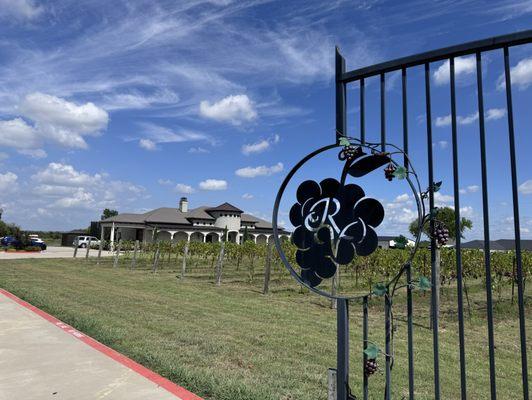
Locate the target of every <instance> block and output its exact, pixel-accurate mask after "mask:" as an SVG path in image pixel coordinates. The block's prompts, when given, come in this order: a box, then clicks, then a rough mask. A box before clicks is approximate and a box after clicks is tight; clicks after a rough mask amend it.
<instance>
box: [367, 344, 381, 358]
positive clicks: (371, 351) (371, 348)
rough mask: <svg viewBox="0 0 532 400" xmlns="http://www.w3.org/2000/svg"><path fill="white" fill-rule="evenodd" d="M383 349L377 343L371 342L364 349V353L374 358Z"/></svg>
mask: <svg viewBox="0 0 532 400" xmlns="http://www.w3.org/2000/svg"><path fill="white" fill-rule="evenodd" d="M380 351H381V349H379V347H378V346H377V345H376V344H373V343H370V344H368V347H366V349H365V350H364V354H365V355H366V356H367V357H368V358H369V359H370V360H374V359H376V358H377V356H378V355H379V353H380Z"/></svg>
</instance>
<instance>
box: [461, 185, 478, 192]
mask: <svg viewBox="0 0 532 400" xmlns="http://www.w3.org/2000/svg"><path fill="white" fill-rule="evenodd" d="M479 190H480V186H478V185H470V186H468V187H466V188H465V189H460V190H459V192H460V194H467V193H476V192H478V191H479Z"/></svg>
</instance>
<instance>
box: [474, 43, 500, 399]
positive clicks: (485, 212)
mask: <svg viewBox="0 0 532 400" xmlns="http://www.w3.org/2000/svg"><path fill="white" fill-rule="evenodd" d="M476 61H477V92H478V93H477V96H478V126H479V131H480V167H481V173H482V217H483V220H484V271H485V274H486V307H487V310H486V311H487V322H488V346H489V363H490V391H491V399H492V400H493V399H495V398H497V387H496V378H495V339H494V329H493V300H492V298H493V296H492V290H491V252H490V223H489V207H488V173H487V159H486V130H485V125H484V91H483V88H482V58H481V54H480V52H477V54H476Z"/></svg>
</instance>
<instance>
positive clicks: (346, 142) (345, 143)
mask: <svg viewBox="0 0 532 400" xmlns="http://www.w3.org/2000/svg"><path fill="white" fill-rule="evenodd" d="M350 144H351V143H350V142H349V139H348V138H346V137H345V136H342V137H341V138H340V146H349V145H350Z"/></svg>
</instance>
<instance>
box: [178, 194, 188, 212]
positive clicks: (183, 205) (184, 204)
mask: <svg viewBox="0 0 532 400" xmlns="http://www.w3.org/2000/svg"><path fill="white" fill-rule="evenodd" d="M179 211H181V212H182V213H186V212H188V200H187V198H186V197H181V199H180V200H179Z"/></svg>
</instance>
